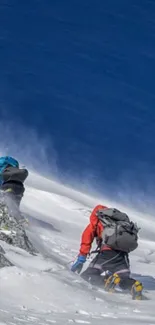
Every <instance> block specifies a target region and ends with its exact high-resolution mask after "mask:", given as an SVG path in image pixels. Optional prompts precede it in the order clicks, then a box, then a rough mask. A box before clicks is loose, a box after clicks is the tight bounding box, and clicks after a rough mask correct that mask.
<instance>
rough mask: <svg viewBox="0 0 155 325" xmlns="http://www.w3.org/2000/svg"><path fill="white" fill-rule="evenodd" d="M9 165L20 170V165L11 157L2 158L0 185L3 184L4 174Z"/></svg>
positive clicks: (0, 161)
mask: <svg viewBox="0 0 155 325" xmlns="http://www.w3.org/2000/svg"><path fill="white" fill-rule="evenodd" d="M8 165H9V166H12V167H17V168H19V163H18V161H17V160H16V159H14V158H12V157H10V156H4V157H0V185H1V184H2V183H3V178H2V174H3V172H4V170H5V168H6V167H7V166H8Z"/></svg>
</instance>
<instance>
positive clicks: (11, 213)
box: [0, 194, 37, 268]
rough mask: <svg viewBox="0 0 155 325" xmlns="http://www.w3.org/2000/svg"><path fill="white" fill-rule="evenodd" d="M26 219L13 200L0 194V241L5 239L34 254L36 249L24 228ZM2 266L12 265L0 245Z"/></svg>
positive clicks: (0, 266) (10, 243) (0, 262)
mask: <svg viewBox="0 0 155 325" xmlns="http://www.w3.org/2000/svg"><path fill="white" fill-rule="evenodd" d="M25 223H26V220H25V219H24V217H23V216H22V215H21V213H20V211H19V209H18V207H17V206H16V205H15V204H14V202H13V201H12V200H11V199H10V198H8V197H7V199H6V198H5V197H4V196H3V195H2V194H1V195H0V241H5V242H6V243H8V244H9V245H13V246H16V247H19V248H22V249H24V250H25V251H27V252H29V253H30V254H32V255H34V254H36V253H37V250H36V249H35V247H34V246H33V244H32V243H31V241H30V240H29V238H28V236H27V234H26V230H25ZM4 266H12V263H11V262H10V261H8V260H7V259H6V257H5V251H4V249H3V248H2V247H1V245H0V268H2V267H4Z"/></svg>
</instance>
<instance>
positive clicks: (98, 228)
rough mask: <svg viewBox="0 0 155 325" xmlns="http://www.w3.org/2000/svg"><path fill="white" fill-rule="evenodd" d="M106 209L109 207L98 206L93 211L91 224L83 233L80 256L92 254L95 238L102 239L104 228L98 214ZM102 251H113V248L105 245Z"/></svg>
mask: <svg viewBox="0 0 155 325" xmlns="http://www.w3.org/2000/svg"><path fill="white" fill-rule="evenodd" d="M106 208H107V207H106V206H104V205H97V206H96V207H95V208H94V210H93V211H92V213H91V215H90V223H89V225H88V226H87V227H86V228H85V230H84V231H83V233H82V237H81V246H80V252H79V255H87V254H88V253H89V252H90V249H91V245H92V243H93V240H94V238H97V239H102V232H103V230H104V227H103V225H102V223H101V222H100V221H99V219H98V217H97V216H96V212H97V211H98V210H99V209H106ZM102 250H111V248H110V247H108V246H106V245H104V247H103V248H102Z"/></svg>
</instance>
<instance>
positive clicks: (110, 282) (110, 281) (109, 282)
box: [104, 273, 121, 292]
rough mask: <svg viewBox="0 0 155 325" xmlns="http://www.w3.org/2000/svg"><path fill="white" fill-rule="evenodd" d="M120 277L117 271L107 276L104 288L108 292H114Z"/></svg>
mask: <svg viewBox="0 0 155 325" xmlns="http://www.w3.org/2000/svg"><path fill="white" fill-rule="evenodd" d="M120 281H121V279H120V277H119V275H118V274H117V273H114V274H112V275H111V276H109V277H108V278H107V279H106V280H105V282H104V289H105V291H108V292H114V291H115V287H116V285H118V284H119V283H120Z"/></svg>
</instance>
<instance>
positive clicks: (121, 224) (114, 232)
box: [96, 208, 139, 253]
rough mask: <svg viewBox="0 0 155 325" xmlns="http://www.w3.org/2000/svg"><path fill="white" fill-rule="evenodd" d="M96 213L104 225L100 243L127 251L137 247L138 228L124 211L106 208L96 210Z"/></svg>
mask: <svg viewBox="0 0 155 325" xmlns="http://www.w3.org/2000/svg"><path fill="white" fill-rule="evenodd" d="M96 215H97V217H98V219H99V220H100V222H101V223H102V224H103V226H104V231H103V235H102V244H106V245H108V246H110V247H111V248H112V249H114V250H118V251H123V252H127V253H129V252H131V251H133V250H135V249H136V248H137V246H138V242H137V241H138V231H139V228H138V227H137V225H136V224H135V223H133V222H131V221H130V219H129V217H128V216H127V215H126V214H125V213H123V212H121V211H119V210H117V209H112V208H107V209H100V210H98V211H97V213H96Z"/></svg>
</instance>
